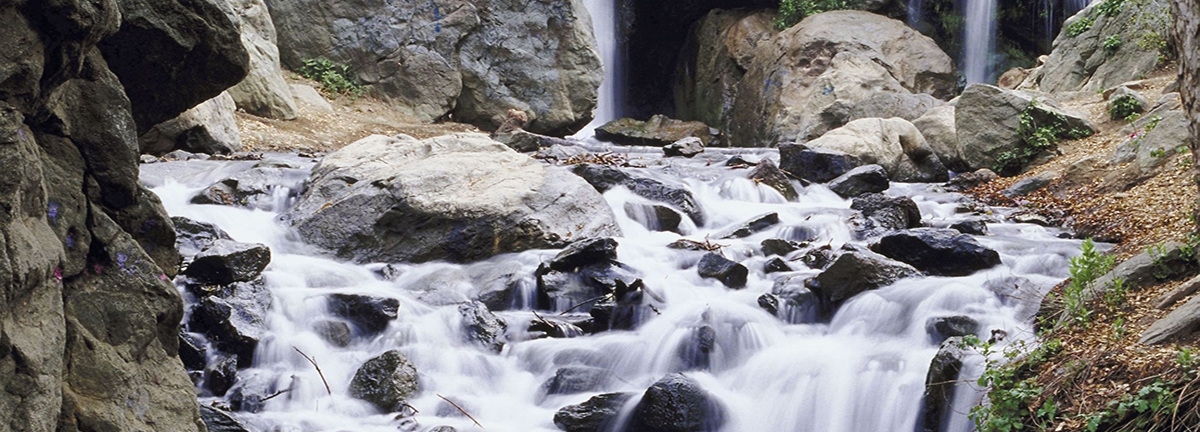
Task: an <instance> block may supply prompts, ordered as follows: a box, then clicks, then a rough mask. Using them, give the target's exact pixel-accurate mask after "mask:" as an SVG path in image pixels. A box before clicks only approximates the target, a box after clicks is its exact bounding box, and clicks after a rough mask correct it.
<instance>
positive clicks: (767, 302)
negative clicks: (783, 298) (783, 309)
mask: <svg viewBox="0 0 1200 432" xmlns="http://www.w3.org/2000/svg"><path fill="white" fill-rule="evenodd" d="M758 307H760V308H762V309H763V310H765V311H767V313H769V314H771V315H779V297H778V296H776V295H775V294H771V293H767V294H763V295H760V296H758Z"/></svg>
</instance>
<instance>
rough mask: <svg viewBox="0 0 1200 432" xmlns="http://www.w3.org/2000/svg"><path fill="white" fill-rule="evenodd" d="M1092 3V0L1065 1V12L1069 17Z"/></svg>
mask: <svg viewBox="0 0 1200 432" xmlns="http://www.w3.org/2000/svg"><path fill="white" fill-rule="evenodd" d="M1090 3H1091V0H1063V12H1065V13H1066V15H1065V16H1068V17H1069V16H1071V15H1075V14H1076V13H1077V12H1079V11H1081V10H1083V8H1085V7H1087V6H1088V4H1090Z"/></svg>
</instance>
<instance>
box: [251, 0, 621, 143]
mask: <svg viewBox="0 0 1200 432" xmlns="http://www.w3.org/2000/svg"><path fill="white" fill-rule="evenodd" d="M267 5H268V6H269V7H270V10H271V17H272V18H273V19H274V20H275V26H276V29H277V30H278V33H279V49H280V55H281V58H282V60H283V63H284V65H285V66H287V67H289V68H292V69H298V68H300V67H301V66H302V65H303V63H304V61H305V60H308V59H317V58H325V59H328V60H331V61H334V62H337V63H341V64H347V65H350V66H351V68H352V69H353V70H354V71H355V73H356V75H357V78H358V79H360V80H362V81H363V82H365V83H366V84H368V85H370V86H371V87H372V94H373V95H375V96H378V97H381V98H383V99H387V100H390V101H391V102H392V104H393V106H395V107H396V108H397V109H399V110H402V111H405V112H407V113H408V114H410V115H412V116H413V117H414V118H415V119H417V120H421V121H431V120H435V119H439V118H443V117H445V116H448V115H449V116H452V117H453V119H454V120H457V121H461V122H466V123H472V124H475V125H477V126H480V127H483V128H485V129H493V128H495V127H497V126H499V125H500V122H502V121H503V120H504V115H505V113H506V112H507V111H508V110H509V109H514V108H515V109H519V110H522V111H525V112H527V113H529V114H530V116H531V117H530V123H529V125H528V127H526V129H528V130H530V131H532V132H537V133H544V134H554V135H564V134H569V133H572V132H574V131H576V130H579V129H580V128H582V127H583V126H584V125H586V124H587V123H588V122H589V121H591V119H592V111H593V110H594V109H595V107H596V97H597V89H598V88H599V87H600V81H601V79H602V76H603V75H602V65H601V64H600V58H599V55H598V54H597V53H596V48H595V46H596V42H595V38H594V36H593V35H592V23H591V18H590V16H589V15H588V13H587V10H586V9H585V8H584V6H583V1H582V0H569V1H562V0H535V1H531V2H529V1H514V0H454V1H449V2H437V3H435V2H429V1H418V0H400V1H382V0H369V1H342V0H335V1H327V0H299V1H293V0H288V1H284V0H268V1H267Z"/></svg>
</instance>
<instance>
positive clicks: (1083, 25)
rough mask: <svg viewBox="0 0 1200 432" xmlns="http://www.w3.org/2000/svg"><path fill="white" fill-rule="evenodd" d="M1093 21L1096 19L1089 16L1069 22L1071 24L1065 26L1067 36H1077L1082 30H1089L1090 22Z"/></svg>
mask: <svg viewBox="0 0 1200 432" xmlns="http://www.w3.org/2000/svg"><path fill="white" fill-rule="evenodd" d="M1095 23H1096V20H1094V19H1092V18H1091V17H1083V18H1080V19H1078V20H1076V21H1075V22H1073V23H1071V25H1069V26H1067V36H1070V37H1075V36H1079V35H1081V34H1083V33H1084V32H1086V31H1088V30H1091V28H1092V24H1095Z"/></svg>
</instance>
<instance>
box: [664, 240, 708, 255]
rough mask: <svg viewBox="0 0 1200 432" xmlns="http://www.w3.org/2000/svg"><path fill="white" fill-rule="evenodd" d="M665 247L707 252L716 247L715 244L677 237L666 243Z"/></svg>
mask: <svg viewBox="0 0 1200 432" xmlns="http://www.w3.org/2000/svg"><path fill="white" fill-rule="evenodd" d="M667 248H670V249H678V250H688V251H694V252H709V251H712V250H714V249H716V245H714V244H713V243H706V242H698V241H695V240H688V239H679V240H675V241H673V242H671V243H669V244H667Z"/></svg>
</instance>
